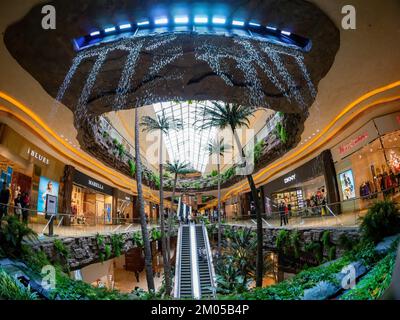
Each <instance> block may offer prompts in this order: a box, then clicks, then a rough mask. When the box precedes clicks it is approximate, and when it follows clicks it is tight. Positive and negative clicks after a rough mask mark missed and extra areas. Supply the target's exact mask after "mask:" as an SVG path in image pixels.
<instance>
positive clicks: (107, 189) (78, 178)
mask: <svg viewBox="0 0 400 320" xmlns="http://www.w3.org/2000/svg"><path fill="white" fill-rule="evenodd" d="M74 183H76V184H78V185H80V186H83V187H88V188H90V189H93V190H96V191H99V192H101V193H105V194H108V195H113V188H112V187H111V186H109V185H106V184H104V183H102V182H100V181H98V180H96V179H93V178H91V177H89V176H87V175H86V174H84V173H82V172H80V171H78V170H75V172H74Z"/></svg>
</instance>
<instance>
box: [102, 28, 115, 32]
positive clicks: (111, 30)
mask: <svg viewBox="0 0 400 320" xmlns="http://www.w3.org/2000/svg"><path fill="white" fill-rule="evenodd" d="M114 31H115V27H110V28H105V29H104V32H105V33H109V32H114Z"/></svg>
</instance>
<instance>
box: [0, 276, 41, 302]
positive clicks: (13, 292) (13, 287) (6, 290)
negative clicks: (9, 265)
mask: <svg viewBox="0 0 400 320" xmlns="http://www.w3.org/2000/svg"><path fill="white" fill-rule="evenodd" d="M17 281H18V280H16V279H14V278H13V277H11V276H10V275H9V274H7V272H5V270H3V269H2V268H0V300H37V299H38V297H37V295H36V293H33V292H32V291H31V290H30V287H29V286H28V287H27V288H25V287H24V286H23V285H22V284H17Z"/></svg>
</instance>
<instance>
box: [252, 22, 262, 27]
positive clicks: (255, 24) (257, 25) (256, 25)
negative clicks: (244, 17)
mask: <svg viewBox="0 0 400 320" xmlns="http://www.w3.org/2000/svg"><path fill="white" fill-rule="evenodd" d="M249 26H252V27H261V25H260V24H259V23H256V22H249Z"/></svg>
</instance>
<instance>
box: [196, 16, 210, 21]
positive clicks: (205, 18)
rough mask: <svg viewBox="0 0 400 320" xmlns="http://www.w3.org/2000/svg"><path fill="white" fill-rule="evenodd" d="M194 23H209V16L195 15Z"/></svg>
mask: <svg viewBox="0 0 400 320" xmlns="http://www.w3.org/2000/svg"><path fill="white" fill-rule="evenodd" d="M194 23H208V17H206V16H196V17H194Z"/></svg>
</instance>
